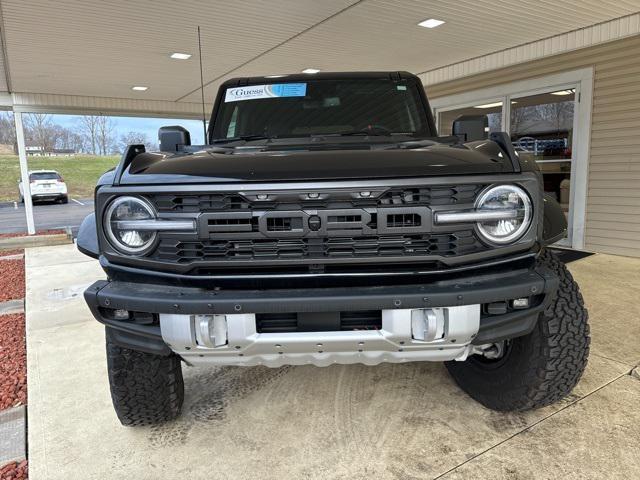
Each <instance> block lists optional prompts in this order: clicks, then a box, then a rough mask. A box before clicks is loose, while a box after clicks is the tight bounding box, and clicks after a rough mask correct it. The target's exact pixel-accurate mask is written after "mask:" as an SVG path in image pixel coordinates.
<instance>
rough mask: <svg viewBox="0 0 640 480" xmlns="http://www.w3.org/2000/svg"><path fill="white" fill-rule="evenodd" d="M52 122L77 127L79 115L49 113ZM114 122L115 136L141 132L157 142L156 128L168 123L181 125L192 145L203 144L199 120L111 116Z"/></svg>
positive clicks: (71, 128) (71, 127)
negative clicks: (189, 137) (186, 131)
mask: <svg viewBox="0 0 640 480" xmlns="http://www.w3.org/2000/svg"><path fill="white" fill-rule="evenodd" d="M51 119H52V120H53V122H54V123H57V124H58V125H61V126H63V127H65V128H68V129H70V130H73V129H74V128H75V129H78V125H79V124H80V117H79V116H77V115H51ZM111 119H112V120H113V122H114V123H115V129H114V133H115V136H116V138H120V136H121V135H123V134H125V133H127V132H141V133H144V134H145V135H147V137H149V140H150V141H151V142H152V143H155V144H157V143H158V129H159V128H160V127H164V126H169V125H181V126H183V127H184V128H186V129H187V130H189V133H190V134H191V143H192V144H193V145H202V144H204V132H203V130H202V121H200V120H179V119H175V118H140V117H111Z"/></svg>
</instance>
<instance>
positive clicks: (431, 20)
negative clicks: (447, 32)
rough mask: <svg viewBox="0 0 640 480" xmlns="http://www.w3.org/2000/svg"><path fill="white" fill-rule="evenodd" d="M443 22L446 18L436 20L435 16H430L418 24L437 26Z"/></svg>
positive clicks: (430, 26)
mask: <svg viewBox="0 0 640 480" xmlns="http://www.w3.org/2000/svg"><path fill="white" fill-rule="evenodd" d="M443 23H445V22H444V20H436V19H435V18H429V19H427V20H423V21H422V22H420V23H419V24H418V25H420V26H421V27H425V28H436V27H439V26H440V25H442V24H443Z"/></svg>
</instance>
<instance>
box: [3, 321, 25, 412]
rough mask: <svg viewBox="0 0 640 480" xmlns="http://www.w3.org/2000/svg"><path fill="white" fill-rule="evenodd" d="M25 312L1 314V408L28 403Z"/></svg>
mask: <svg viewBox="0 0 640 480" xmlns="http://www.w3.org/2000/svg"><path fill="white" fill-rule="evenodd" d="M24 334H25V332H24V314H22V313H15V314H11V315H0V379H2V380H0V410H4V409H5V408H9V407H17V406H18V405H26V403H27V347H26V342H25V338H24Z"/></svg>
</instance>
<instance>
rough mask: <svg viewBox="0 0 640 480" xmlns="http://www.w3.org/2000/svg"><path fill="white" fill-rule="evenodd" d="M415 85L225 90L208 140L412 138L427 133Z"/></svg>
mask: <svg viewBox="0 0 640 480" xmlns="http://www.w3.org/2000/svg"><path fill="white" fill-rule="evenodd" d="M417 88H418V87H417V86H416V84H415V82H412V81H407V80H398V81H394V80H390V79H361V80H324V79H323V80H308V81H297V82H289V83H278V84H264V85H249V86H245V87H233V88H232V87H229V88H227V89H226V91H225V92H223V94H222V97H221V100H220V106H219V108H218V113H217V117H216V119H215V123H214V127H213V140H214V141H222V140H228V139H240V138H244V139H248V138H247V137H253V138H262V137H266V138H286V137H305V136H311V135H402V134H404V135H411V136H420V137H427V136H430V135H429V127H428V124H427V118H426V115H425V106H424V105H423V103H422V100H421V97H420V95H419V92H418V89H417Z"/></svg>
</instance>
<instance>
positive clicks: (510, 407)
mask: <svg viewBox="0 0 640 480" xmlns="http://www.w3.org/2000/svg"><path fill="white" fill-rule="evenodd" d="M538 262H539V263H540V264H541V265H543V266H546V267H547V268H549V269H551V270H552V271H553V272H554V273H555V274H556V275H557V276H558V278H559V280H560V283H559V287H558V291H557V293H556V294H555V295H554V298H553V299H552V301H551V303H550V304H549V306H548V307H547V308H546V309H545V311H544V312H543V313H541V314H540V316H539V318H538V322H537V324H536V327H535V328H534V330H533V331H532V332H531V333H530V334H528V335H526V336H524V337H519V338H514V339H512V340H510V341H508V342H507V345H506V348H505V354H504V356H503V357H502V358H500V359H498V360H488V359H485V358H483V357H480V356H478V355H472V356H470V357H469V358H468V359H467V360H466V361H464V362H446V366H447V369H448V370H449V373H450V374H451V376H452V377H453V378H454V380H455V381H456V383H457V384H458V385H459V386H460V388H462V390H464V391H465V392H467V393H468V394H469V395H470V396H471V397H472V398H473V399H475V400H477V401H478V402H480V403H481V404H482V405H484V406H485V407H487V408H490V409H492V410H499V411H522V410H529V409H533V408H539V407H544V406H546V405H549V404H551V403H554V402H556V401H558V400H560V399H561V398H563V397H565V396H566V395H567V394H568V393H569V392H571V390H572V389H573V387H575V386H576V384H577V383H578V381H579V380H580V377H581V376H582V373H583V372H584V369H585V367H586V365H587V358H588V356H589V343H590V338H589V324H588V313H587V310H586V308H585V306H584V301H583V299H582V294H581V293H580V289H579V288H578V284H577V283H576V282H575V280H574V279H573V277H572V276H571V273H569V270H567V267H566V266H565V265H564V263H562V262H561V261H559V260H558V259H557V257H556V256H555V255H554V254H553V253H551V252H550V251H548V250H547V251H545V252H543V253H542V254H541V255H540V257H539V259H538Z"/></svg>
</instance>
